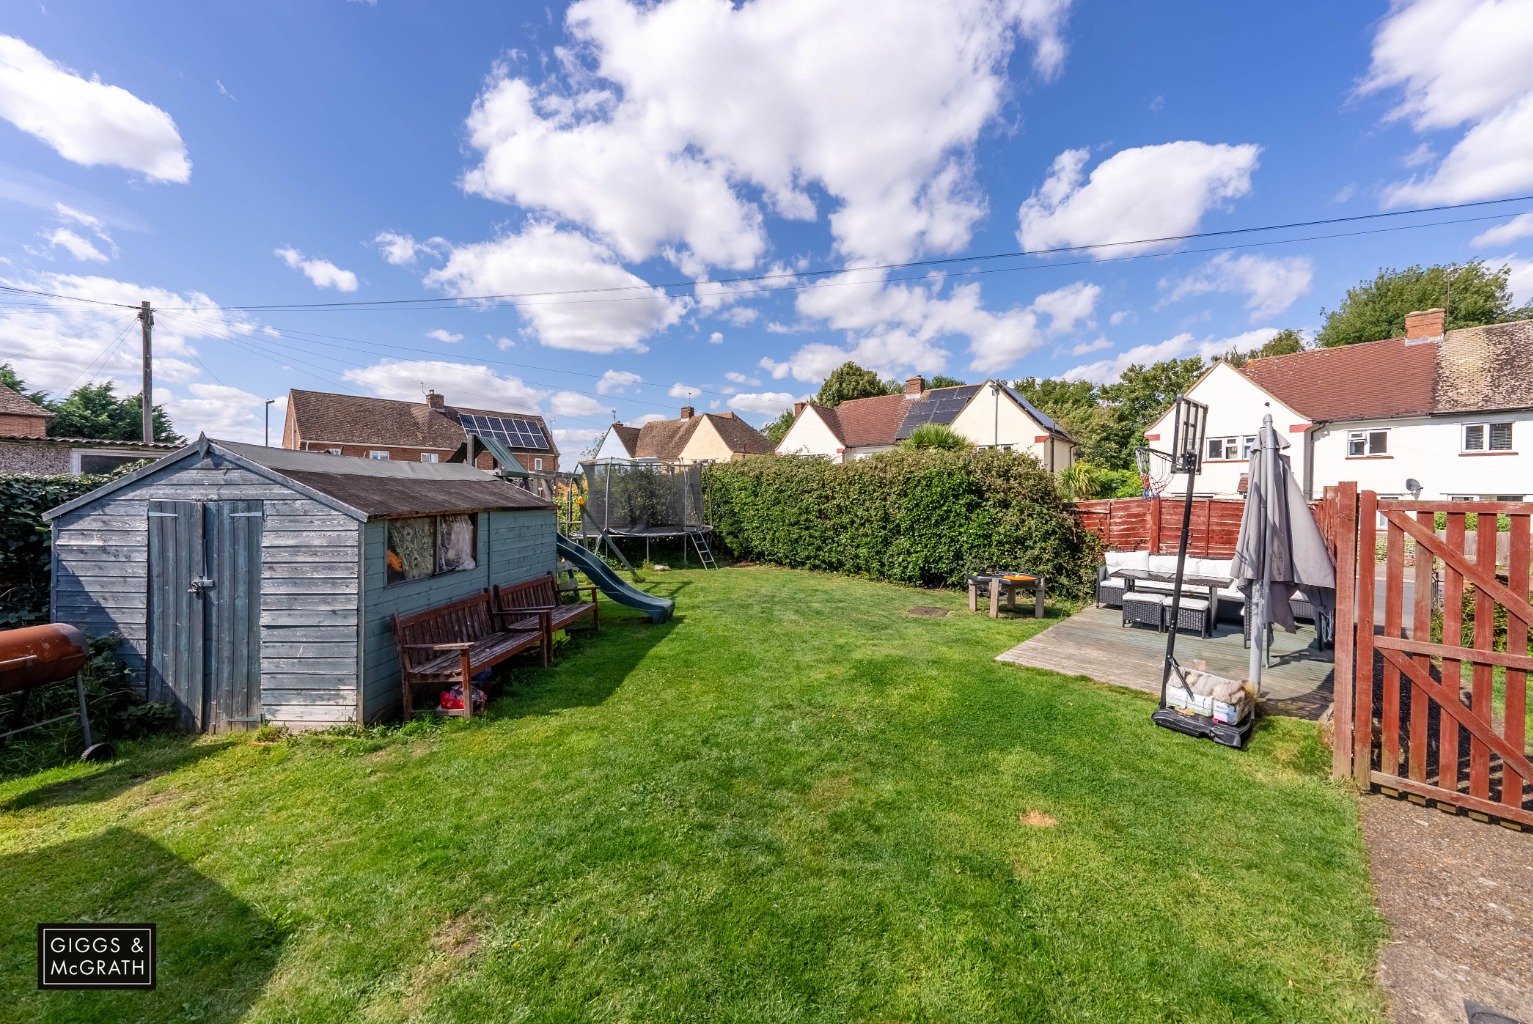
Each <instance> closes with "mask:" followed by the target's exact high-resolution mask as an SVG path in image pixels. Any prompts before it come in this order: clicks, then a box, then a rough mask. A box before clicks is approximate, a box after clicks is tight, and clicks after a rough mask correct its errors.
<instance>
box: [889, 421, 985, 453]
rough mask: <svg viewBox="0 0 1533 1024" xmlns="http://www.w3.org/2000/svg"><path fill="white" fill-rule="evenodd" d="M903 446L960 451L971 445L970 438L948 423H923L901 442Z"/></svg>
mask: <svg viewBox="0 0 1533 1024" xmlns="http://www.w3.org/2000/svg"><path fill="white" fill-rule="evenodd" d="M900 446H901V447H903V448H940V449H942V450H943V451H949V452H959V451H963V450H964V449H965V448H968V447H970V444H969V439H968V438H966V437H964V436H963V435H962V434H960V433H959V432H958V431H956V430H954V429H953V428H952V427H950V426H948V425H947V424H946V423H923V424H921V425H920V426H919V427H917V428H915V429H914V430H912V431H911V432H910V436H909V437H907V438H905V440H904V441H902V442H900Z"/></svg>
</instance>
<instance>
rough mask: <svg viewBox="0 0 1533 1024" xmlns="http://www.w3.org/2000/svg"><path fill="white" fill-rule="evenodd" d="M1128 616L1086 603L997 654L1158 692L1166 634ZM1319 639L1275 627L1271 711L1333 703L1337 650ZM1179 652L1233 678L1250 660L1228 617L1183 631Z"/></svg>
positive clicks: (1316, 711)
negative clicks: (1202, 629)
mask: <svg viewBox="0 0 1533 1024" xmlns="http://www.w3.org/2000/svg"><path fill="white" fill-rule="evenodd" d="M1122 621H1123V616H1122V613H1121V612H1120V611H1119V610H1118V609H1117V608H1096V607H1092V606H1088V607H1086V608H1084V609H1082V610H1081V611H1079V612H1077V613H1075V614H1074V615H1072V616H1070V618H1068V619H1066V620H1064V621H1063V622H1060V623H1058V624H1056V625H1054V626H1051V627H1050V628H1048V629H1046V630H1044V631H1043V632H1042V633H1039V634H1038V635H1037V636H1035V637H1033V638H1032V639H1030V640H1027V641H1025V642H1023V643H1020V644H1018V645H1017V646H1015V647H1013V648H1012V649H1011V650H1009V651H1005V652H1004V653H1002V654H999V655H997V656H996V659H995V660H996V661H1007V662H1011V663H1013V664H1016V665H1026V666H1028V667H1030V668H1046V669H1050V670H1052V671H1055V672H1062V673H1064V674H1066V675H1082V676H1090V677H1091V678H1092V679H1096V680H1098V681H1100V682H1104V683H1113V684H1115V685H1117V686H1128V687H1132V688H1133V689H1135V690H1143V691H1145V692H1146V693H1155V694H1158V693H1160V676H1161V665H1162V664H1163V663H1164V660H1165V655H1166V634H1164V633H1159V632H1156V631H1155V630H1154V629H1153V628H1150V627H1147V626H1123V625H1122ZM1314 639H1315V631H1314V628H1313V627H1312V626H1311V625H1310V624H1308V623H1302V624H1301V625H1300V628H1299V632H1298V633H1293V634H1290V633H1285V632H1283V631H1282V630H1281V629H1279V630H1277V636H1276V638H1275V639H1274V641H1273V646H1272V660H1271V664H1270V665H1269V666H1268V667H1267V668H1266V669H1265V670H1263V672H1262V691H1263V693H1264V694H1265V695H1266V698H1267V699H1266V701H1265V702H1264V703H1263V705H1262V706H1263V709H1264V710H1265V711H1266V712H1267V713H1268V714H1278V715H1292V716H1295V717H1298V718H1310V719H1314V718H1319V717H1320V714H1321V713H1322V712H1323V711H1324V710H1325V709H1326V707H1327V705H1329V704H1330V703H1331V679H1332V676H1331V661H1330V658H1331V652H1330V651H1325V652H1317V651H1316V650H1315V649H1314V648H1313V646H1306V645H1312V644H1313V641H1314ZM1176 658H1177V661H1179V662H1181V663H1182V664H1183V665H1188V666H1190V665H1192V663H1193V662H1194V661H1197V660H1201V661H1203V662H1204V663H1205V664H1206V666H1207V670H1208V671H1210V672H1213V673H1215V674H1216V675H1221V676H1228V677H1229V678H1232V679H1244V678H1245V677H1246V674H1247V669H1248V667H1249V665H1250V652H1249V651H1248V650H1246V648H1245V646H1244V645H1243V643H1242V641H1241V633H1240V627H1239V626H1238V625H1230V624H1228V623H1220V625H1219V628H1218V629H1217V630H1215V631H1214V635H1213V636H1212V637H1210V638H1208V639H1206V640H1205V639H1203V638H1202V637H1199V636H1196V635H1194V634H1191V633H1181V634H1179V635H1178V636H1177V638H1176Z"/></svg>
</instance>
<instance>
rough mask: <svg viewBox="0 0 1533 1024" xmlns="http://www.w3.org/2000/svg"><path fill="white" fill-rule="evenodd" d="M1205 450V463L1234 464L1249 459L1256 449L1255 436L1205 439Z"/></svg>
mask: <svg viewBox="0 0 1533 1024" xmlns="http://www.w3.org/2000/svg"><path fill="white" fill-rule="evenodd" d="M1206 443H1207V448H1206V449H1205V450H1204V456H1203V457H1204V460H1205V461H1207V462H1234V461H1235V460H1236V459H1249V458H1250V457H1251V452H1252V450H1254V449H1255V448H1256V435H1255V434H1246V435H1244V436H1238V435H1237V436H1231V437H1210V438H1208V439H1207V442H1206Z"/></svg>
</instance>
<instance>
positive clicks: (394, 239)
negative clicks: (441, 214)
mask: <svg viewBox="0 0 1533 1024" xmlns="http://www.w3.org/2000/svg"><path fill="white" fill-rule="evenodd" d="M373 245H374V246H375V247H376V248H377V250H378V251H379V252H380V253H382V254H383V258H384V260H385V261H386V262H388V263H392V264H393V265H394V266H396V267H408V266H410V265H411V264H412V263H414V262H415V260H416V258H417V257H419V256H421V255H430V254H436V255H440V254H441V253H443V252H445V251H447V240H446V239H444V238H437V237H432V238H428V239H426V240H425V241H424V242H417V241H416V240H415V239H414V238H412V237H411V236H409V235H402V234H399V233H398V232H395V231H380V232H378V234H377V235H376V236H374V238H373Z"/></svg>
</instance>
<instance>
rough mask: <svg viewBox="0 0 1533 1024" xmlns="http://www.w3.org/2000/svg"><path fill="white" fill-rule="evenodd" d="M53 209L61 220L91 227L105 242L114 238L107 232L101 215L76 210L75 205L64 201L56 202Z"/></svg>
mask: <svg viewBox="0 0 1533 1024" xmlns="http://www.w3.org/2000/svg"><path fill="white" fill-rule="evenodd" d="M53 209H54V212H55V213H57V214H58V215H59V220H62V221H66V222H68V223H72V224H78V225H80V226H81V227H83V228H89V229H90V231H91V233H92V234H94V235H95V236H96V237H97V238H99V239H101V240H102V241H104V242H110V241H111V240H112V236H111V235H109V234H107V230H106V225H105V224H103V223H102V222H101V218H100V217H93V216H91V215H90V214H88V213H86V212H84V211H83V210H76V209H75V208H74V207H73V206H66V205H65V204H63V203H54V204H53Z"/></svg>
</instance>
